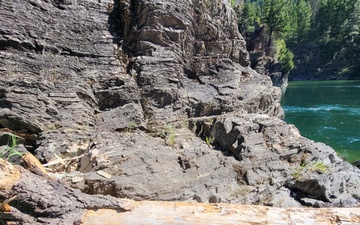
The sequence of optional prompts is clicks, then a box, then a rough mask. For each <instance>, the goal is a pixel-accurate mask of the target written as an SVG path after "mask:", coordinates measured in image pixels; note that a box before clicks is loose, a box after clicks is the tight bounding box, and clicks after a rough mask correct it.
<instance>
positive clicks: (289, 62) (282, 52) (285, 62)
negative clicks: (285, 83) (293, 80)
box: [275, 39, 295, 75]
mask: <svg viewBox="0 0 360 225" xmlns="http://www.w3.org/2000/svg"><path fill="white" fill-rule="evenodd" d="M275 51H276V53H275V58H276V59H277V60H278V61H280V62H281V63H282V68H281V72H282V73H283V74H286V75H287V74H289V73H290V71H291V70H293V69H294V68H295V64H294V61H293V59H294V54H293V53H292V52H291V51H290V50H289V49H288V48H287V47H286V43H285V40H284V39H277V40H275Z"/></svg>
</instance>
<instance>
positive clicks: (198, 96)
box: [0, 0, 360, 207]
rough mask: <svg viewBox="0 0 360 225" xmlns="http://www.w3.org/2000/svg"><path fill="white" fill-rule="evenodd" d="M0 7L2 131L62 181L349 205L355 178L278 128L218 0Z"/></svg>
mask: <svg viewBox="0 0 360 225" xmlns="http://www.w3.org/2000/svg"><path fill="white" fill-rule="evenodd" d="M0 5H1V7H0V17H1V20H0V59H1V60H0V68H1V70H0V75H1V76H0V125H1V127H2V129H3V130H6V131H7V134H8V132H13V133H14V134H16V135H18V136H21V137H23V141H22V143H21V144H20V145H19V146H17V148H18V149H19V150H23V151H26V150H27V151H29V152H31V153H33V154H34V155H35V156H36V157H37V158H38V159H39V160H40V161H41V162H42V163H44V164H45V167H46V168H47V169H48V171H50V172H51V173H52V174H53V176H56V177H57V178H58V179H60V180H62V182H66V183H68V184H69V185H71V186H73V187H76V188H79V189H80V190H82V191H83V192H85V193H89V194H105V195H112V196H115V197H126V198H131V199H134V200H166V201H180V200H181V201H196V202H210V203H219V202H224V203H239V204H261V205H272V206H281V207H285V206H301V205H307V206H355V205H358V204H359V199H360V189H358V188H357V187H358V184H359V183H360V170H359V169H357V168H355V167H353V166H351V165H350V164H348V163H347V162H344V161H343V160H342V159H340V158H339V157H338V156H337V155H336V153H335V151H334V150H333V149H331V148H330V147H328V146H326V145H324V144H321V143H314V142H313V141H311V140H308V139H306V138H304V137H302V136H301V135H300V134H299V132H298V130H297V129H296V128H295V127H294V126H293V125H289V124H286V123H285V122H284V121H283V120H281V118H282V117H283V110H282V108H281V107H280V99H281V90H280V89H279V88H277V87H274V86H272V82H271V80H270V78H269V77H268V76H266V75H263V74H259V73H258V72H256V71H254V70H252V69H251V68H250V57H249V53H248V51H247V50H246V47H245V45H246V44H245V41H244V39H243V37H242V36H241V35H240V33H239V32H238V29H237V24H236V15H235V13H234V12H233V10H232V9H231V6H230V4H229V2H228V1H227V0H192V1H182V0H167V1H163V0H139V1H130V0H120V1H114V2H113V1H104V0H101V1H94V0H51V1H50V0H22V1H20V0H0ZM25 149H26V150H25ZM15 203H16V201H14V204H15Z"/></svg>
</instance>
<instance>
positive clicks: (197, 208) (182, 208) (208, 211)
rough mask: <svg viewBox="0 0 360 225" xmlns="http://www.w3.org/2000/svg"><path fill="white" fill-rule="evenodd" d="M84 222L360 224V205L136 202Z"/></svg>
mask: <svg viewBox="0 0 360 225" xmlns="http://www.w3.org/2000/svg"><path fill="white" fill-rule="evenodd" d="M82 222H83V223H82V224H86V225H91V224H97V225H99V224H108V225H110V224H123V225H127V224H129V225H130V224H131V225H134V224H156V225H158V224H199V225H200V224H277V225H280V224H359V223H360V209H359V208H351V209H346V208H322V209H314V208H276V207H266V206H250V205H233V204H201V203H186V202H151V201H143V202H133V209H131V210H130V211H126V212H119V211H116V210H112V209H100V210H89V211H88V212H87V213H86V214H85V216H84V217H83V218H82Z"/></svg>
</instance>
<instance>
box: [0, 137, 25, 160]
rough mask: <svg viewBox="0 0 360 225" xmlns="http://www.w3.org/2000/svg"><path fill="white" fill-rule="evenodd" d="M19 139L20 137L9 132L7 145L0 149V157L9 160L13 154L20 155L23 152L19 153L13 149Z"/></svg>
mask: <svg viewBox="0 0 360 225" xmlns="http://www.w3.org/2000/svg"><path fill="white" fill-rule="evenodd" d="M19 139H22V138H21V137H19V136H17V135H14V134H10V135H9V139H8V143H7V145H6V146H4V148H3V149H1V150H0V158H2V159H6V160H9V159H10V158H11V157H13V156H22V155H23V154H24V153H21V152H19V151H17V150H16V149H15V148H16V146H17V145H18V140H19Z"/></svg>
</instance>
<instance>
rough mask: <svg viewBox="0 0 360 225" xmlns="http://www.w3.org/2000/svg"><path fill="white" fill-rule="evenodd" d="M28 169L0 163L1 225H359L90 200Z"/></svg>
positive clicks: (350, 216) (200, 206)
mask: <svg viewBox="0 0 360 225" xmlns="http://www.w3.org/2000/svg"><path fill="white" fill-rule="evenodd" d="M30 158H31V157H27V160H32V159H30ZM29 165H31V166H30V169H31V170H32V171H33V172H30V171H29V170H27V169H24V168H22V167H20V166H14V165H11V164H9V163H8V162H6V161H4V160H1V159H0V169H1V170H0V203H1V204H0V224H94V225H95V224H96V225H99V224H108V225H111V224H131V225H134V224H206V225H208V224H360V208H321V209H314V208H275V207H265V206H248V205H234V204H205V203H186V202H151V201H142V202H136V201H132V200H127V199H119V198H114V197H111V196H102V195H87V194H84V193H81V192H80V191H78V190H74V189H72V188H69V187H67V186H66V185H64V184H62V183H60V182H59V181H57V180H55V179H53V178H51V177H49V176H48V175H47V174H46V173H44V171H43V170H42V169H41V168H38V169H36V167H37V165H38V166H39V164H38V163H34V162H33V163H31V162H30V164H29ZM39 171H41V172H40V173H39ZM36 173H37V174H36Z"/></svg>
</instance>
